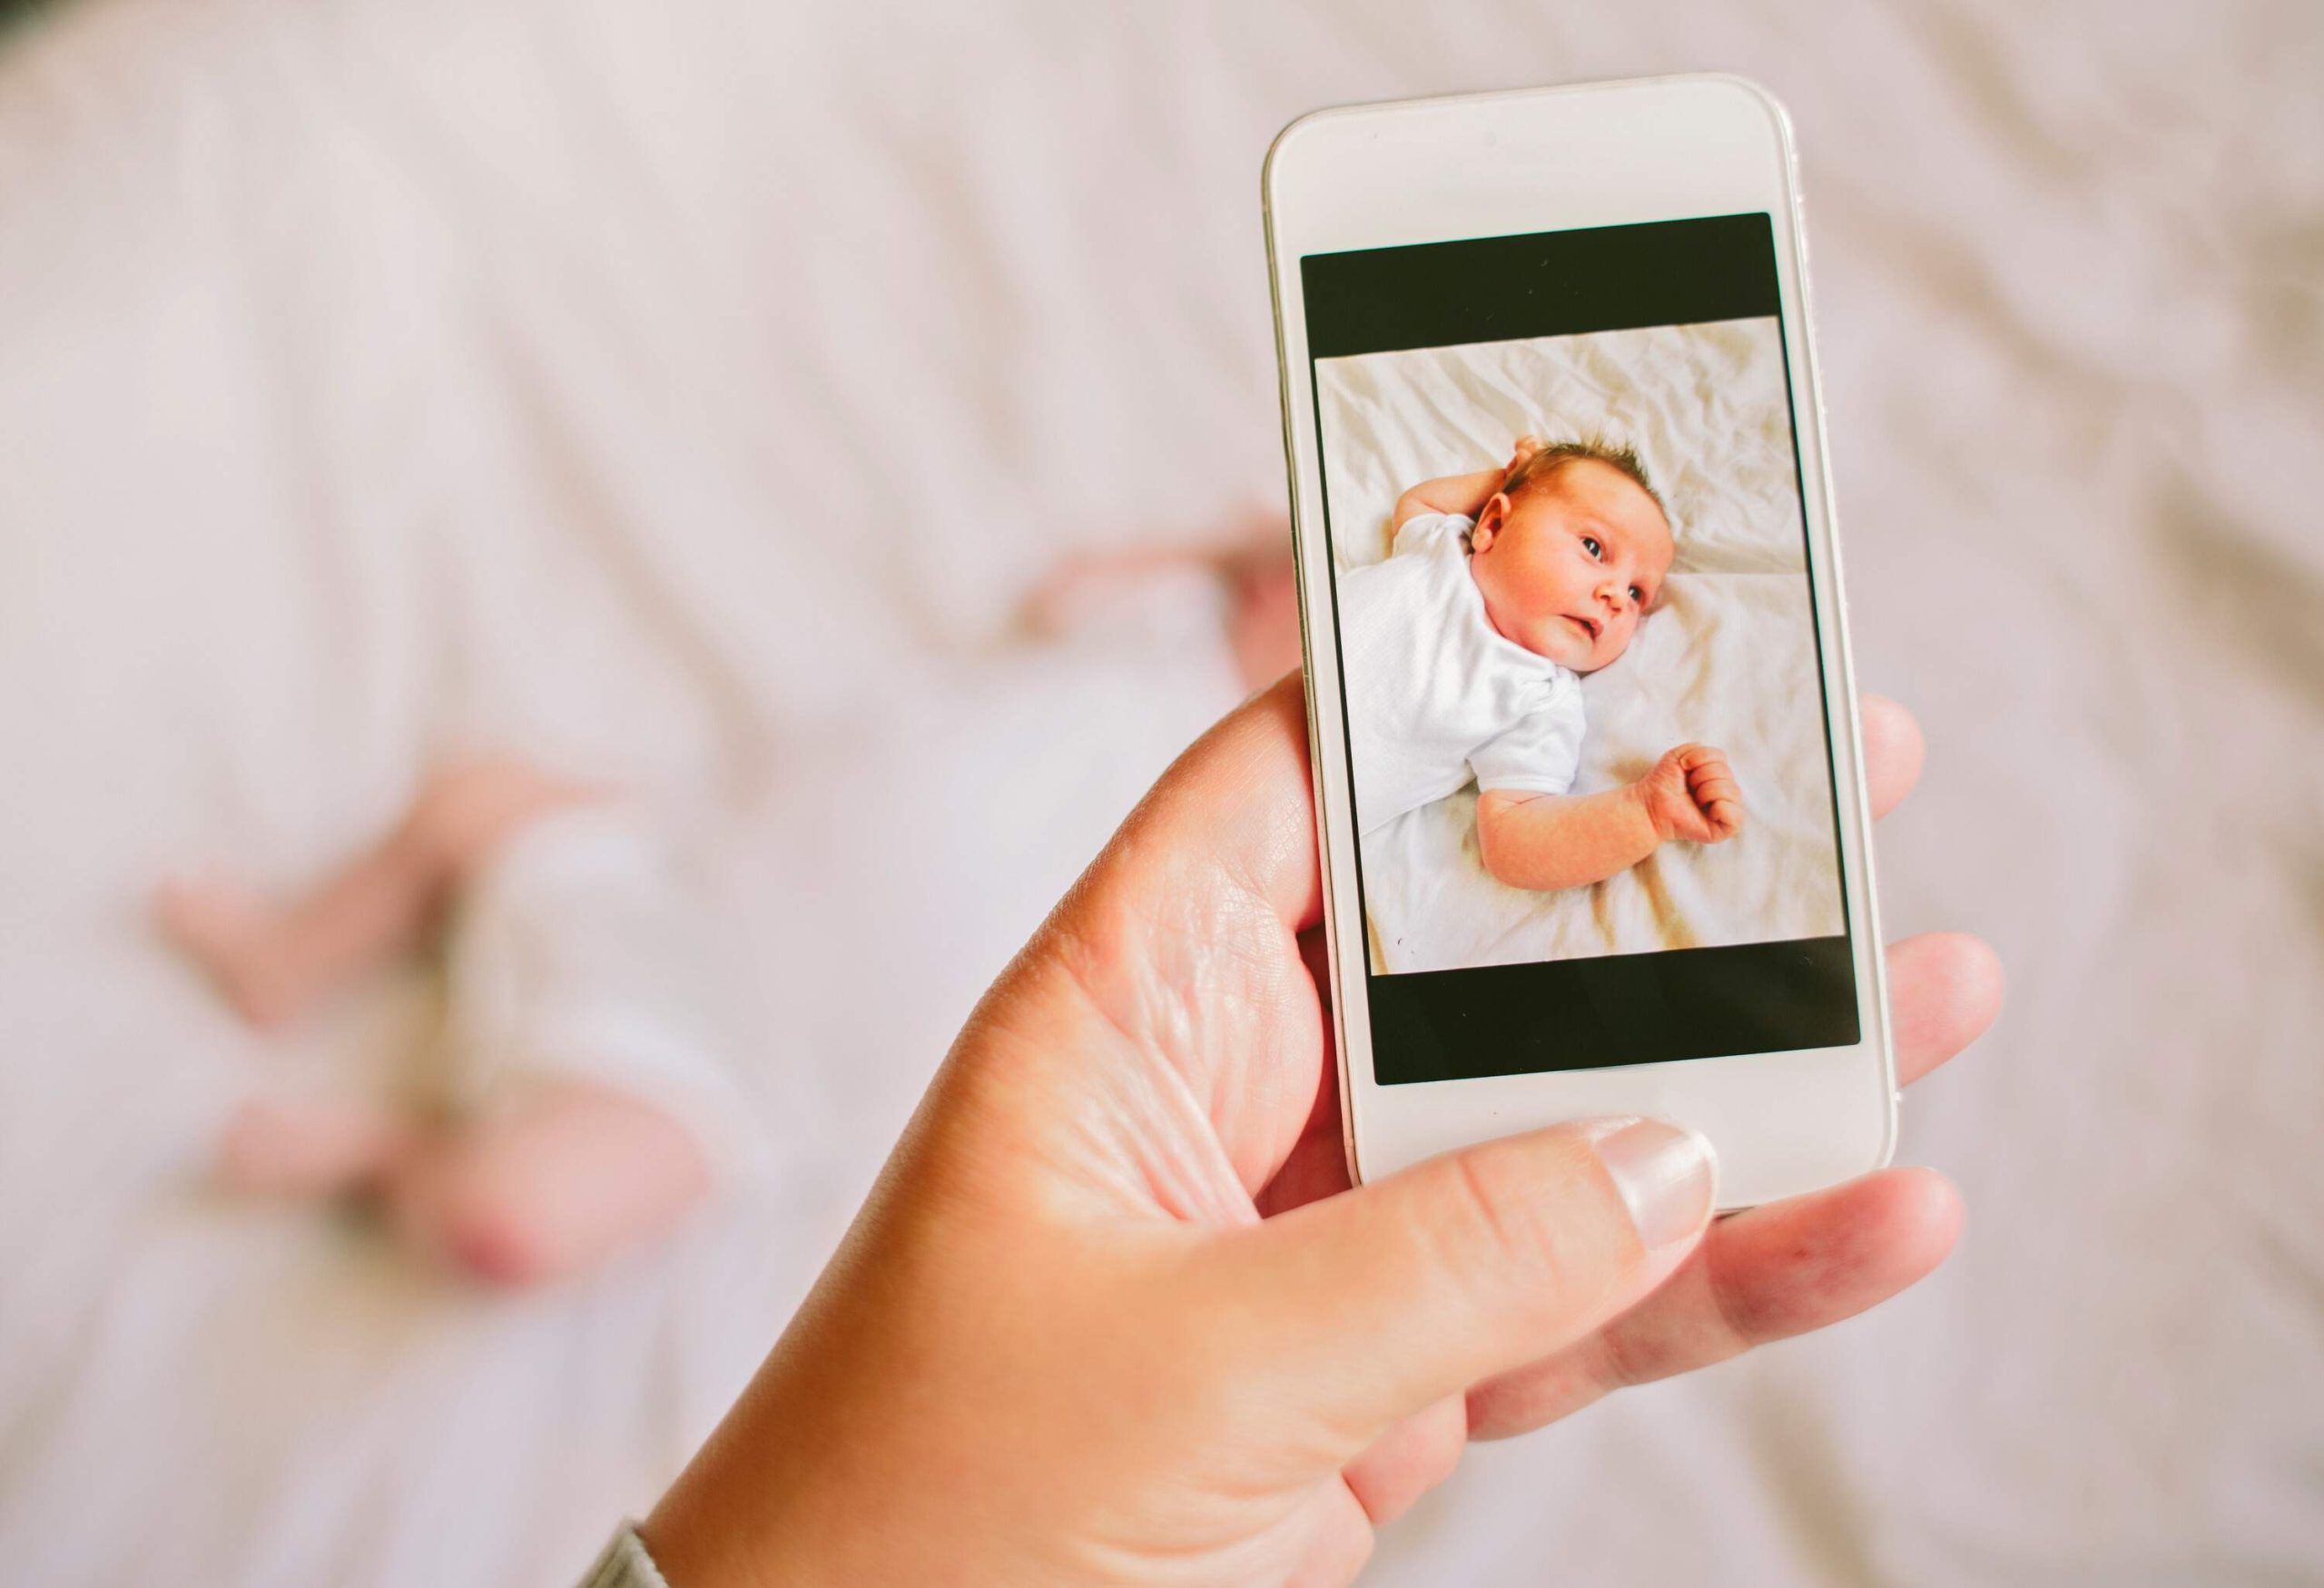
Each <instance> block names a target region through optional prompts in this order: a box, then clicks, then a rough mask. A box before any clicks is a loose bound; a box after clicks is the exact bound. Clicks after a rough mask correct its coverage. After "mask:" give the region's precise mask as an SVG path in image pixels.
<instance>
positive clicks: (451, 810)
mask: <svg viewBox="0 0 2324 1588" xmlns="http://www.w3.org/2000/svg"><path fill="white" fill-rule="evenodd" d="M156 907H157V913H158V916H159V920H160V923H161V926H162V930H163V931H164V932H166V933H167V934H168V936H169V937H170V938H171V939H172V941H173V942H175V943H176V944H177V945H178V946H179V947H180V948H182V950H183V951H184V952H185V953H186V954H187V955H188V956H189V957H190V958H191V959H192V961H193V962H195V963H196V964H197V965H199V966H200V967H201V969H202V971H203V972H206V973H207V974H208V976H209V978H210V979H211V981H212V982H213V983H214V984H215V986H216V987H217V989H218V990H219V991H220V992H221V994H222V996H224V997H225V998H226V1000H227V1001H229V1002H230V1003H231V1004H232V1006H233V1007H234V1009H235V1010H236V1011H238V1012H239V1013H240V1014H241V1017H242V1019H243V1020H245V1021H248V1022H249V1023H250V1024H251V1026H252V1027H254V1028H257V1029H258V1030H260V1031H277V1030H280V1029H281V1028H283V1027H285V1026H286V1025H288V1024H290V1023H291V1022H292V1021H295V1020H297V1019H298V1018H299V1017H300V1016H301V1015H302V1014H304V1013H306V1012H307V1011H310V1010H311V1009H313V1008H314V1007H315V1006H316V1005H318V1004H319V1003H320V1002H321V1001H323V1000H325V999H326V998H327V997H328V996H329V995H330V994H331V993H333V992H335V991H339V990H340V989H343V988H345V987H347V986H348V985H350V983H352V982H353V981H356V980H358V979H359V978H361V977H363V976H365V975H367V974H368V973H372V972H379V971H382V970H384V969H385V968H386V967H387V966H388V965H389V963H390V962H394V961H396V960H398V959H400V958H402V957H405V956H409V955H413V954H418V953H422V952H438V953H440V955H441V959H442V966H443V972H444V986H445V994H446V998H445V1012H444V1019H443V1021H442V1026H441V1031H440V1040H439V1041H438V1043H437V1044H436V1050H435V1051H434V1052H433V1053H431V1054H430V1055H428V1060H429V1062H428V1065H427V1066H426V1067H425V1068H427V1069H428V1070H432V1071H435V1073H434V1074H432V1075H428V1076H422V1075H419V1074H415V1075H413V1076H412V1077H410V1079H411V1080H414V1081H425V1082H427V1084H421V1085H416V1086H414V1087H412V1088H410V1089H409V1090H410V1091H411V1093H412V1094H413V1095H412V1096H411V1099H410V1100H409V1101H408V1102H404V1103H394V1102H371V1101H357V1100H344V1099H330V1100H324V1099H317V1098H304V1097H302V1098H292V1097H289V1096H283V1097H275V1098H263V1099H260V1100H252V1101H251V1102H248V1103H246V1104H244V1105H243V1106H242V1108H241V1110H240V1111H239V1112H238V1113H237V1114H236V1115H235V1116H234V1117H233V1119H231V1122H230V1123H229V1125H228V1127H227V1129H226V1131H225V1135H224V1139H222V1142H221V1143H220V1146H219V1152H218V1175H219V1178H220V1179H221V1181H222V1183H223V1184H224V1185H225V1186H226V1187H228V1188H229V1189H233V1190H236V1191H239V1192H242V1193H247V1194H251V1195H258V1196H271V1197H326V1196H338V1195H342V1194H349V1193H352V1194H356V1195H359V1196H360V1197H362V1198H366V1199H367V1200H369V1201H370V1202H372V1203H373V1204H375V1205H376V1206H377V1207H378V1208H379V1210H380V1211H381V1213H382V1214H383V1215H384V1217H385V1219H386V1222H387V1223H388V1225H389V1228H391V1229H392V1230H393V1231H394V1232H395V1233H396V1234H397V1235H398V1236H399V1238H402V1239H403V1240H405V1241H407V1242H408V1243H409V1244H410V1245H411V1246H412V1247H413V1248H416V1249H418V1250H419V1251H420V1252H421V1253H423V1254H425V1255H427V1256H428V1257H429V1258H433V1259H436V1260H438V1261H441V1262H444V1263H446V1264H448V1265H449V1266H451V1267H453V1268H455V1269H457V1270H458V1271H460V1272H462V1273H465V1274H467V1275H468V1276H471V1277H475V1278H478V1279H479V1280H483V1281H486V1282H487V1283H491V1284H496V1285H504V1286H527V1285H535V1284H541V1283H546V1282H548V1281H552V1280H556V1279H560V1278H564V1277H570V1276H574V1275H577V1274H581V1273H584V1272H586V1271H588V1270H590V1269H592V1268H594V1267H597V1266H598V1265H600V1264H601V1263H603V1262H605V1261H606V1259H608V1258H612V1257H614V1256H615V1255H616V1254H618V1253H619V1252H621V1251H623V1250H624V1249H625V1248H631V1247H633V1246H635V1245H637V1244H638V1243H640V1242H642V1241H645V1240H646V1239H648V1238H652V1237H653V1236H655V1235H656V1234H659V1233H662V1232H664V1231H666V1230H668V1229H670V1228H673V1227H674V1226H675V1224H676V1223H677V1222H678V1221H679V1219H680V1218H682V1217H683V1216H684V1214H685V1213H686V1212H687V1211H688V1210H689V1209H690V1208H693V1207H694V1205H695V1204H696V1203H697V1202H699V1201H700V1200H701V1199H702V1198H704V1195H705V1193H706V1192H707V1191H708V1190H709V1189H711V1187H712V1185H713V1183H714V1179H716V1178H717V1176H718V1174H719V1172H720V1171H721V1170H722V1169H726V1168H729V1167H732V1166H733V1165H734V1163H735V1162H736V1161H737V1160H738V1159H739V1158H740V1157H741V1156H742V1155H743V1153H744V1151H745V1148H746V1143H745V1140H744V1139H743V1136H742V1134H741V1132H742V1131H743V1129H744V1127H743V1124H742V1121H743V1119H746V1118H747V1117H748V1111H747V1110H745V1109H743V1108H742V1107H740V1106H739V1105H738V1104H737V1102H736V1100H735V1099H734V1095H733V1093H732V1091H731V1090H730V1088H731V1083H730V1082H729V1081H728V1080H727V1079H726V1078H725V1076H724V1073H723V1071H722V1069H721V1064H720V1054H719V1051H718V1049H719V1044H718V1042H717V1041H716V1040H715V1038H714V1036H712V1035H711V1034H710V1032H709V1031H708V1029H707V1027H706V1023H705V1011H706V1010H707V1009H709V1008H710V1007H711V1003H710V1001H709V1000H708V999H706V998H705V997H704V990H703V989H702V988H701V986H700V984H699V979H700V973H701V971H702V968H703V965H704V954H703V953H702V952H701V945H700V944H699V943H698V942H697V941H696V939H697V934H698V932H699V931H700V920H701V916H700V912H698V911H696V910H694V909H692V908H690V907H689V905H688V902H687V898H686V895H685V893H684V887H683V885H682V883H681V882H680V879H679V877H678V874H677V873H676V871H675V866H674V862H673V858H672V856H671V854H670V853H669V851H668V848H667V846H666V845H665V843H664V842H663V841H662V840H661V838H660V837H659V836H658V835H657V833H655V830H654V826H653V824H652V823H651V821H650V820H649V819H648V818H647V817H646V816H645V814H643V812H642V811H640V810H639V809H637V808H635V806H634V805H632V804H629V803H627V802H625V800H623V799H622V798H620V797H619V796H618V795H616V794H615V793H614V792H613V791H612V790H610V789H607V788H601V787H594V786H589V785H586V784H580V783H576V782H569V781H566V780H564V779H561V778H559V777H557V776H556V775H553V774H549V773H547V772H545V771H543V770H541V769H540V768H538V767H536V766H533V765H530V764H527V763H526V762H524V761H521V760H517V759H514V758H506V757H503V758H478V759H466V760H460V761H457V762H451V763H448V764H443V765H441V766H439V767H438V769H437V770H436V771H435V772H434V773H433V774H431V775H430V776H429V777H428V779H427V780H426V781H425V783H424V784H423V785H422V786H421V788H420V791H419V794H418V795H417V796H416V797H415V798H414V800H413V801H412V803H411V804H410V806H409V809H408V810H407V811H406V812H405V814H404V815H403V817H402V819H401V820H400V821H399V822H398V823H397V824H396V825H395V826H394V827H393V829H392V830H391V831H389V833H386V834H385V835H384V836H382V837H380V838H379V840H378V841H377V842H375V843H372V844H371V845H370V846H369V848H367V849H365V850H364V851H363V852H362V853H359V854H358V855H356V856H355V857H353V858H352V859H351V860H350V861H349V862H348V863H346V864H345V865H343V866H342V867H340V869H339V870H338V871H337V872H336V873H334V874H332V875H330V876H329V877H327V878H325V879H324V880H323V881H322V882H320V883H319V884H317V885H316V886H315V887H314V888H313V889H312V890H311V891H310V892H309V893H306V894H305V895H304V896H302V897H300V898H297V899H294V900H291V901H288V902H279V903H278V902H272V901H269V900H266V899H262V898H260V897H258V896H257V895H256V894H255V893H252V892H251V891H249V890H248V889H245V888H243V887H241V886H239V885H237V884H235V883H231V882H229V881H224V880H220V879H217V878H202V879H199V880H194V879H186V880H178V881H173V882H172V883H168V884H166V885H164V886H163V887H162V890H161V892H160V893H159V895H158V897H157V900H156Z"/></svg>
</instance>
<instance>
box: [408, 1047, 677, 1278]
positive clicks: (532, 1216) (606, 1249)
mask: <svg viewBox="0 0 2324 1588" xmlns="http://www.w3.org/2000/svg"><path fill="white" fill-rule="evenodd" d="M711 1178H712V1177H711V1165H710V1160H709V1158H708V1155H707V1154H706V1153H705V1152H704V1149H703V1146H702V1144H701V1142H700V1140H699V1139H697V1138H696V1137H695V1135H694V1132H693V1131H692V1130H691V1129H688V1128H687V1127H686V1126H684V1125H683V1124H681V1123H680V1122H679V1121H678V1120H677V1119H675V1118H674V1117H673V1116H671V1115H669V1114H667V1113H665V1112H664V1111H663V1110H660V1109H658V1108H656V1107H655V1106H654V1105H653V1104H651V1103H648V1102H645V1100H641V1099H639V1098H636V1097H633V1096H630V1095H628V1094H626V1093H624V1092H622V1091H619V1090H615V1089H614V1088H611V1087H607V1086H601V1085H598V1084H596V1083H595V1082H590V1081H584V1080H562V1079H558V1080H541V1081H539V1082H537V1083H536V1084H534V1085H531V1086H528V1087H527V1089H526V1090H525V1092H524V1094H523V1095H522V1096H521V1097H519V1098H517V1099H514V1100H511V1101H510V1103H509V1105H508V1106H507V1107H506V1108H504V1109H501V1110H496V1111H495V1112H493V1113H492V1114H490V1115H489V1116H487V1117H485V1118H481V1119H476V1120H474V1121H472V1122H470V1123H468V1124H466V1125H464V1126H462V1127H460V1128H458V1129H453V1130H450V1131H447V1132H445V1133H443V1134H441V1135H438V1136H436V1137H434V1138H432V1139H429V1140H428V1141H427V1142H426V1143H425V1144H423V1145H421V1146H419V1148H418V1149H415V1150H413V1151H411V1152H409V1153H407V1154H405V1155H403V1156H402V1157H401V1158H400V1159H399V1160H398V1162H397V1164H396V1167H395V1168H394V1169H392V1170H391V1171H390V1172H389V1175H388V1177H387V1178H386V1179H385V1180H384V1181H383V1182H382V1194H383V1197H384V1199H385V1201H386V1203H387V1206H388V1208H389V1214H390V1217H391V1218H392V1219H393V1220H394V1223H395V1225H396V1227H397V1228H398V1229H399V1231H400V1232H401V1233H402V1234H403V1235H404V1236H405V1237H406V1238H409V1239H410V1240H411V1241H412V1242H413V1243H414V1244H416V1245H417V1246H419V1247H420V1248H423V1249H424V1250H427V1251H429V1252H432V1253H434V1254H437V1255H438V1256H439V1257H441V1258H443V1259H444V1260H446V1261H448V1262H449V1263H450V1264H451V1265H452V1266H454V1267H457V1268H458V1269H459V1270H460V1271H462V1272H464V1273H466V1274H468V1275H469V1276H471V1277H475V1278H478V1279H481V1280H484V1281H486V1282H487V1283H489V1284H494V1285H505V1286H512V1287H517V1286H529V1285H540V1284H547V1283H548V1282H551V1281H553V1280H556V1279H562V1278H567V1277H573V1276H576V1275H578V1274H582V1273H586V1272H587V1271H589V1270H590V1269H593V1268H595V1267H597V1266H598V1265H600V1264H602V1263H604V1262H605V1261H606V1260H607V1259H608V1258H613V1257H615V1256H617V1255H619V1254H620V1253H621V1252H623V1251H624V1250H626V1249H628V1248H632V1247H635V1246H637V1245H639V1244H640V1243H642V1242H644V1241H646V1240H648V1239H650V1238H653V1237H655V1236H657V1235H660V1234H662V1233H663V1232H665V1230H667V1229H669V1228H671V1227H672V1226H674V1225H675V1224H676V1223H677V1221H678V1220H679V1218H682V1217H683V1216H684V1214H685V1213H686V1212H687V1211H688V1210H689V1209H691V1208H693V1207H694V1204H695V1203H697V1202H698V1201H700V1200H701V1199H702V1198H703V1197H704V1195H705V1193H707V1192H708V1190H709V1189H710V1186H711Z"/></svg>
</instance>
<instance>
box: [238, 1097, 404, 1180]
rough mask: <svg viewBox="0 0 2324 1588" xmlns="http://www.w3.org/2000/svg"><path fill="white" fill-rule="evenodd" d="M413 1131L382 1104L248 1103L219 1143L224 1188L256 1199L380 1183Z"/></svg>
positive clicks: (294, 1101)
mask: <svg viewBox="0 0 2324 1588" xmlns="http://www.w3.org/2000/svg"><path fill="white" fill-rule="evenodd" d="M414 1134H415V1132H414V1128H413V1127H412V1125H411V1124H410V1123H409V1121H407V1120H406V1119H404V1118H403V1117H402V1116H401V1115H399V1114H398V1113H396V1112H395V1111H394V1110H389V1109H387V1108H383V1107H381V1106H379V1104H376V1103H357V1102H349V1101H345V1100H324V1099H300V1100H290V1099H268V1100H261V1101H256V1102H249V1103H244V1104H243V1105H242V1106H241V1108H240V1109H238V1110H235V1113H234V1117H233V1118H232V1119H230V1120H228V1121H227V1123H226V1130H225V1134H224V1135H223V1136H222V1137H221V1138H220V1139H219V1142H218V1166H217V1179H218V1183H219V1184H220V1185H221V1186H222V1187H224V1188H225V1189H228V1190H231V1191H235V1192H239V1193H241V1194H242V1195H244V1196H255V1197H313V1196H329V1195H331V1194H333V1193H335V1192H339V1191H345V1190H351V1189H354V1188H356V1187H358V1186H360V1185H363V1184H365V1183H367V1182H369V1181H371V1180H375V1179H379V1177H381V1176H382V1175H385V1174H386V1173H387V1172H388V1171H389V1169H392V1168H393V1167H394V1166H395V1165H396V1163H397V1162H398V1161H399V1159H401V1157H402V1156H403V1155H404V1154H405V1152H407V1151H408V1150H409V1148H410V1145H411V1142H412V1140H413V1138H414Z"/></svg>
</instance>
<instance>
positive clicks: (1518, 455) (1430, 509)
mask: <svg viewBox="0 0 2324 1588" xmlns="http://www.w3.org/2000/svg"><path fill="white" fill-rule="evenodd" d="M1540 449H1541V442H1540V441H1539V440H1537V439H1534V438H1533V437H1531V436H1520V437H1518V438H1517V444H1516V447H1515V449H1513V450H1512V453H1511V456H1510V459H1509V461H1508V462H1507V463H1505V464H1503V465H1502V467H1500V468H1499V469H1478V470H1476V471H1475V472H1474V473H1472V474H1447V475H1443V476H1440V477H1439V478H1435V479H1423V480H1422V481H1421V482H1420V483H1419V484H1418V485H1416V486H1414V487H1413V488H1412V489H1410V490H1408V491H1406V492H1405V493H1404V494H1403V496H1400V497H1398V498H1396V513H1395V517H1394V518H1393V519H1392V520H1390V522H1389V525H1388V539H1389V541H1390V543H1391V544H1393V543H1394V541H1395V538H1396V531H1397V530H1399V529H1401V528H1403V527H1404V520H1405V519H1407V518H1419V517H1420V516H1421V515H1422V514H1423V513H1458V514H1459V515H1460V516H1461V517H1462V518H1475V517H1476V516H1477V515H1478V514H1480V513H1482V512H1483V511H1484V510H1485V504H1486V503H1487V502H1489V501H1491V500H1492V498H1493V493H1494V492H1495V491H1497V490H1499V489H1500V488H1501V483H1502V480H1504V479H1506V478H1509V471H1510V470H1511V469H1514V468H1516V467H1517V466H1518V465H1519V464H1520V463H1521V462H1523V461H1524V460H1525V459H1526V457H1527V456H1528V455H1529V454H1531V453H1533V452H1537V451H1539V450H1540Z"/></svg>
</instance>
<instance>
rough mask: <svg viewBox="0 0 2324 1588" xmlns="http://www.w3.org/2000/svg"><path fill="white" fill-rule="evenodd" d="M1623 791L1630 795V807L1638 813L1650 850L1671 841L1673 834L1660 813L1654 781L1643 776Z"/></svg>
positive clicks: (1642, 831) (1641, 829) (1641, 830)
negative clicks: (1655, 795)
mask: <svg viewBox="0 0 2324 1588" xmlns="http://www.w3.org/2000/svg"><path fill="white" fill-rule="evenodd" d="M1623 792H1624V793H1625V794H1629V795H1630V807H1631V809H1632V810H1633V811H1634V812H1636V814H1637V819H1638V823H1639V826H1640V832H1641V833H1642V834H1643V836H1644V838H1645V840H1646V843H1647V847H1648V848H1649V850H1654V849H1659V848H1661V847H1662V845H1664V844H1665V843H1669V842H1670V839H1671V837H1672V834H1671V833H1670V831H1669V828H1668V827H1666V826H1665V825H1664V824H1663V821H1662V818H1661V816H1660V815H1659V814H1658V811H1657V801H1656V800H1655V797H1654V786H1653V784H1652V783H1651V782H1650V781H1649V780H1648V779H1646V778H1643V777H1641V778H1640V779H1639V780H1638V781H1637V782H1636V783H1634V784H1630V787H1629V788H1627V789H1625V790H1623Z"/></svg>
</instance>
